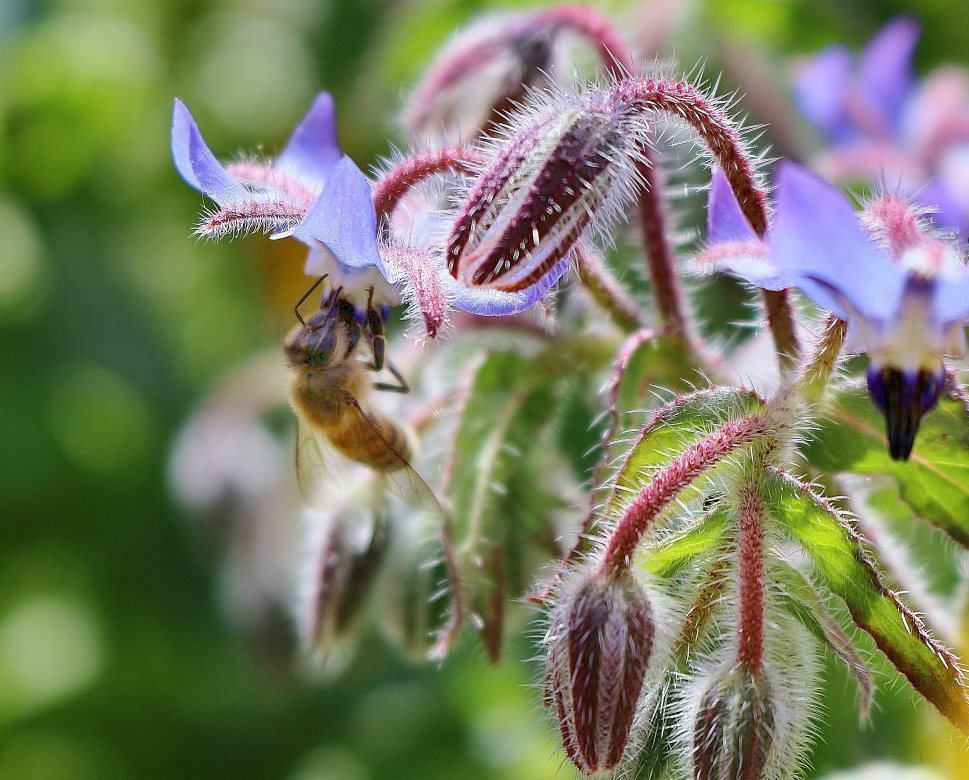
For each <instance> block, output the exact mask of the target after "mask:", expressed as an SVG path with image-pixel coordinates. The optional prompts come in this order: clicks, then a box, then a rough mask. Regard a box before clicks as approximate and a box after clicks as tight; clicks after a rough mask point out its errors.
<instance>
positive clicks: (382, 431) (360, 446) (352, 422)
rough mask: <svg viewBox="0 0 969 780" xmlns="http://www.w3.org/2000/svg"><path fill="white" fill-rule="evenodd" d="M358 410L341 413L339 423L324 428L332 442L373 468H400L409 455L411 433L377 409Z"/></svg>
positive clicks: (382, 469)
mask: <svg viewBox="0 0 969 780" xmlns="http://www.w3.org/2000/svg"><path fill="white" fill-rule="evenodd" d="M359 411H360V414H347V415H345V416H344V418H343V421H344V424H343V425H340V426H334V427H332V428H330V429H329V430H328V431H327V436H328V438H329V439H330V441H331V442H332V444H333V446H334V447H336V448H337V449H338V450H340V452H342V453H343V454H344V455H346V457H348V458H350V459H351V460H355V461H357V462H358V463H363V464H365V465H367V466H370V467H371V468H373V469H376V470H377V471H396V470H397V469H402V468H404V467H405V466H406V465H407V464H408V463H409V462H410V460H411V458H412V457H413V447H412V446H411V437H410V436H409V435H408V432H407V429H406V428H405V427H404V425H402V424H400V423H397V422H395V421H393V420H391V419H390V418H388V417H385V416H384V415H382V414H381V413H380V412H374V411H371V412H363V410H359ZM364 414H365V415H366V416H365V417H364Z"/></svg>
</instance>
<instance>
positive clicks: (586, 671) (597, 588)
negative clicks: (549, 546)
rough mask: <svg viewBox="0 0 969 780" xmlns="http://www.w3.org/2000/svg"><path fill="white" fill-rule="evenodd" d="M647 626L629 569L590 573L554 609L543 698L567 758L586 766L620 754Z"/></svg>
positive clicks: (646, 651) (649, 642) (599, 765)
mask: <svg viewBox="0 0 969 780" xmlns="http://www.w3.org/2000/svg"><path fill="white" fill-rule="evenodd" d="M653 633H654V624H653V610H652V608H651V606H650V603H649V600H648V599H647V597H646V593H645V591H644V590H643V588H642V587H641V586H640V585H639V584H638V583H636V582H635V580H633V578H632V577H631V576H630V575H628V574H624V575H619V576H615V577H614V576H608V575H607V576H604V575H601V574H595V575H593V576H591V577H589V578H588V579H587V580H586V581H585V582H583V583H582V584H581V585H580V586H579V588H578V589H577V590H575V591H574V592H572V593H570V594H569V595H568V597H567V598H566V599H565V600H564V601H563V602H562V603H561V604H560V605H559V606H558V608H557V609H556V611H555V612H554V613H553V616H552V624H551V626H550V628H549V633H548V637H547V642H548V645H549V658H548V672H547V675H546V697H545V700H546V703H547V704H549V705H550V706H553V707H554V708H555V710H554V711H555V714H556V716H557V718H558V722H559V729H560V731H561V733H562V744H563V746H564V747H565V750H566V752H567V753H568V755H569V758H570V759H572V762H573V763H574V764H575V765H576V766H577V767H578V768H579V770H580V771H582V772H584V773H585V774H593V773H594V772H597V771H599V770H608V769H612V768H613V767H615V766H616V765H617V764H618V763H619V761H620V760H621V759H622V756H623V752H624V750H625V748H626V744H627V743H628V742H629V736H630V732H631V730H632V725H633V720H634V717H635V715H636V709H637V705H638V703H639V697H640V693H641V691H642V688H643V680H644V678H645V676H646V669H647V667H648V665H649V658H650V654H651V653H652V649H653Z"/></svg>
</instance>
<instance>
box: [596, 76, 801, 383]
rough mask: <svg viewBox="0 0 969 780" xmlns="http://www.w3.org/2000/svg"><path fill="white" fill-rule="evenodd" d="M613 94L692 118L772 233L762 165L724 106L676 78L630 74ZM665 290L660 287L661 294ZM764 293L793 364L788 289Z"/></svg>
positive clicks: (777, 338) (787, 362) (749, 212)
mask: <svg viewBox="0 0 969 780" xmlns="http://www.w3.org/2000/svg"><path fill="white" fill-rule="evenodd" d="M611 93H612V97H613V98H614V99H616V100H620V101H624V102H628V103H631V104H639V105H641V106H642V107H643V109H645V110H650V111H661V112H663V113H665V114H670V115H671V116H673V117H674V118H678V119H680V120H682V121H684V122H686V123H687V124H688V125H689V126H690V127H691V128H692V129H693V131H694V132H696V134H697V135H698V136H699V137H700V139H701V140H702V141H703V143H704V145H705V146H706V147H707V149H708V151H709V152H710V154H711V155H712V156H713V158H714V160H715V161H716V163H717V165H718V166H719V167H720V168H721V169H722V170H723V172H724V175H725V176H726V177H727V181H728V182H729V183H730V187H731V189H733V192H734V195H735V196H736V198H737V202H738V203H739V204H740V208H741V210H742V211H743V213H744V216H745V217H746V218H747V220H748V221H749V222H750V224H751V225H752V226H753V228H754V230H755V231H756V232H757V234H758V235H760V236H763V235H764V234H765V233H766V231H767V193H766V191H765V190H764V188H763V187H762V186H761V185H760V184H759V183H758V181H757V172H756V169H755V167H754V164H753V162H752V161H751V160H750V157H749V156H748V155H747V153H746V151H745V150H744V144H743V141H742V139H741V137H740V133H739V132H738V131H737V129H736V128H735V127H734V126H733V124H732V122H731V121H730V119H729V118H728V117H727V115H726V114H725V113H724V112H723V111H722V110H720V109H719V108H717V107H716V106H715V105H714V104H713V103H712V102H711V101H710V100H709V99H708V98H707V97H706V96H704V95H703V94H701V93H700V92H699V91H698V90H697V89H696V87H694V86H692V85H691V84H687V83H685V82H682V81H674V80H672V79H654V78H633V79H626V80H625V81H620V82H618V83H617V84H615V85H614V86H613V87H612V88H611ZM641 216H643V214H642V212H641ZM654 216H658V215H654ZM648 224H652V225H654V226H655V224H656V223H655V221H651V222H649V223H648ZM657 265H659V264H657ZM651 269H652V261H651ZM662 270H664V271H665V272H668V273H672V263H671V262H670V263H665V264H662ZM673 289H674V288H673V287H668V289H667V291H666V293H665V294H667V295H672V294H673V292H672V290H673ZM661 294H663V293H661V291H660V290H658V291H657V296H658V297H659V296H660V295H661ZM676 294H677V295H678V291H677V293H676ZM763 296H764V305H765V308H766V312H767V321H768V323H769V325H770V328H771V332H772V334H773V337H774V344H775V347H776V349H777V354H778V358H779V360H780V362H781V365H782V367H783V368H785V369H789V368H791V367H793V366H794V364H795V361H796V359H797V352H798V343H797V336H796V334H795V332H794V316H793V313H792V311H791V305H790V301H789V298H788V294H787V291H786V290H781V291H777V292H774V291H770V290H765V291H764V292H763ZM672 304H673V301H672V299H671V300H670V301H668V302H667V304H666V305H667V306H670V307H671V306H672ZM670 310H672V309H670Z"/></svg>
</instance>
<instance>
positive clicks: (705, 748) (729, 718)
mask: <svg viewBox="0 0 969 780" xmlns="http://www.w3.org/2000/svg"><path fill="white" fill-rule="evenodd" d="M774 721H775V713H774V704H773V702H772V700H771V690H770V687H769V685H768V684H767V681H766V680H765V679H764V677H763V676H762V675H757V676H753V675H751V674H750V673H749V672H747V671H746V670H745V669H743V668H736V669H733V670H731V671H730V672H729V673H728V674H727V675H726V677H724V678H722V679H717V680H715V681H714V682H713V684H712V685H711V686H710V687H709V688H708V689H707V691H706V692H705V693H704V694H703V697H702V698H701V700H700V709H699V712H698V713H697V715H696V722H695V723H694V726H693V777H694V780H759V778H762V777H765V776H766V769H767V764H768V761H769V760H770V753H771V746H772V745H773V742H774V738H775V734H774Z"/></svg>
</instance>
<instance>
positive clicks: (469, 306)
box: [444, 258, 570, 317]
mask: <svg viewBox="0 0 969 780" xmlns="http://www.w3.org/2000/svg"><path fill="white" fill-rule="evenodd" d="M569 264H570V259H569V258H565V259H563V260H560V261H559V262H558V263H556V264H555V265H554V266H553V267H552V269H551V270H550V271H549V272H548V273H547V274H545V276H543V277H542V278H541V279H540V280H539V281H538V282H537V283H536V284H534V285H533V286H531V287H528V288H526V289H524V290H519V291H517V292H504V291H503V290H495V289H494V288H492V287H486V286H480V287H471V286H468V285H465V284H462V283H461V282H459V281H458V280H457V279H455V278H454V277H453V276H451V275H450V274H448V273H445V274H444V279H445V282H444V293H445V295H446V296H447V300H448V303H449V304H450V305H451V306H453V307H454V308H456V309H461V310H462V311H466V312H470V313H471V314H480V315H482V316H484V317H502V316H507V315H510V314H518V312H521V311H525V309H528V308H531V307H532V306H534V305H535V304H536V303H538V302H539V301H540V300H541V299H542V298H544V297H545V296H546V295H547V294H548V291H549V290H551V289H552V287H553V286H554V285H555V283H556V282H558V281H559V279H561V278H562V276H563V275H564V274H565V272H566V271H567V270H568V268H569Z"/></svg>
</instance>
